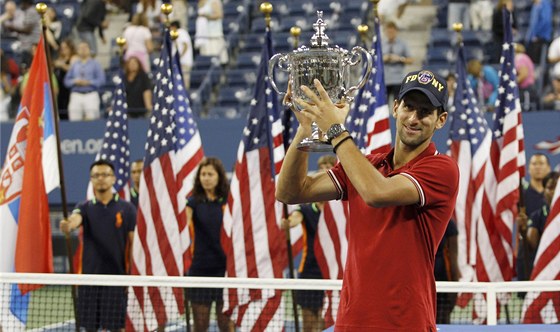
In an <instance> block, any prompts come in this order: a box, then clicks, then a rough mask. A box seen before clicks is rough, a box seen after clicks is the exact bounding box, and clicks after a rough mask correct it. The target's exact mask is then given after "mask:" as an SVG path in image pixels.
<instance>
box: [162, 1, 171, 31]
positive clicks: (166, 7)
mask: <svg viewBox="0 0 560 332" xmlns="http://www.w3.org/2000/svg"><path fill="white" fill-rule="evenodd" d="M160 8H161V13H162V14H163V15H165V24H166V25H167V26H169V15H171V12H172V11H173V5H172V4H170V3H164V4H162V5H161V7H160Z"/></svg>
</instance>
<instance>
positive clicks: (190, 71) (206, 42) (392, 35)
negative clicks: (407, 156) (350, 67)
mask: <svg viewBox="0 0 560 332" xmlns="http://www.w3.org/2000/svg"><path fill="white" fill-rule="evenodd" d="M260 2H262V1H257V2H252V1H233V0H199V1H198V3H196V2H187V1H182V0H174V1H172V3H174V4H182V6H176V8H177V11H176V12H174V13H173V14H172V15H171V17H170V19H171V21H172V22H171V24H170V28H171V29H172V30H176V31H178V33H179V37H178V40H177V42H176V43H174V45H177V46H176V47H175V49H178V51H179V53H180V54H181V67H182V70H183V73H184V78H185V86H186V87H187V88H189V91H190V93H191V99H192V103H191V104H192V105H193V107H195V111H196V112H197V113H198V114H199V115H201V116H208V117H223V116H225V117H239V116H244V114H246V112H247V109H248V107H249V104H250V99H251V95H252V89H253V87H254V83H255V79H256V77H255V76H256V75H255V72H256V70H255V69H256V66H257V65H258V63H259V60H260V48H261V45H262V38H263V31H264V20H263V19H262V13H260V12H259V11H258V4H260ZM34 3H35V1H33V0H8V1H6V2H5V3H4V5H3V8H1V15H0V23H1V41H2V42H1V46H2V47H1V48H2V66H1V84H2V89H1V94H2V105H4V106H3V107H2V110H1V111H0V120H3V121H5V120H8V119H10V118H14V117H15V113H16V112H17V107H18V104H19V98H20V87H21V82H22V81H23V77H24V75H25V73H26V71H27V69H28V68H29V65H30V62H31V59H32V47H33V45H34V44H35V43H36V42H37V41H38V38H39V35H40V31H41V23H40V18H39V15H38V14H37V12H36V10H35V6H34ZM418 3H419V1H417V0H399V1H388V0H382V1H380V3H379V15H380V18H381V20H382V24H383V36H382V40H383V44H384V47H383V51H384V53H385V56H384V61H385V70H386V75H385V79H386V85H387V86H388V92H389V95H391V93H392V91H393V90H394V89H395V88H398V82H396V83H394V84H393V80H392V77H399V76H400V75H399V74H398V73H399V72H402V71H403V70H404V68H405V66H410V65H413V64H417V63H419V62H420V60H419V59H416V58H415V54H416V52H415V51H416V50H411V49H410V47H409V46H407V41H406V40H403V39H401V38H399V37H398V34H399V30H400V29H401V23H402V21H403V16H402V15H403V12H404V11H405V10H413V8H414V6H411V5H415V4H416V5H417V4H418ZM47 4H48V5H49V9H48V11H47V14H46V16H45V19H46V24H47V27H48V29H47V43H48V45H49V49H50V52H51V54H52V57H51V58H52V59H53V67H54V72H55V75H56V80H57V82H58V96H57V101H58V109H59V110H60V112H59V113H60V116H61V119H70V116H69V114H71V113H75V112H74V111H70V110H69V108H70V107H72V106H74V105H76V103H71V99H72V95H75V96H77V94H75V93H74V92H76V93H80V94H86V93H94V94H96V95H98V97H97V98H98V99H99V102H97V101H95V102H94V103H95V104H99V109H97V110H95V111H94V112H93V114H92V115H91V116H85V117H72V119H71V120H85V119H95V118H98V117H103V116H104V114H105V113H106V109H107V107H108V106H109V105H110V102H111V96H112V94H113V91H114V89H115V86H116V85H115V82H114V78H115V76H116V75H117V74H118V73H119V72H120V71H121V70H122V69H123V70H124V72H125V76H126V79H125V85H126V90H127V91H131V92H132V93H131V94H130V96H129V98H128V100H129V108H130V110H131V112H130V113H131V114H132V116H133V117H144V116H147V114H149V113H150V111H151V100H152V96H151V86H152V84H153V82H151V80H152V71H153V67H154V62H155V60H157V57H158V52H159V46H160V41H161V34H162V26H163V21H164V20H165V17H164V16H163V15H162V14H161V12H160V6H161V4H162V1H161V0H136V1H135V0H84V1H81V2H76V1H70V0H57V1H54V0H52V1H51V2H50V3H49V2H47ZM432 6H434V7H435V8H436V9H437V14H436V20H435V21H434V25H433V26H432V30H431V37H430V41H429V43H428V45H427V48H428V52H427V56H426V58H425V59H424V66H426V67H428V68H430V69H432V70H435V71H437V72H439V73H440V74H442V75H444V76H447V74H449V73H452V72H453V68H454V61H455V52H456V43H455V41H456V37H455V36H454V34H455V33H454V32H453V31H450V29H451V28H452V24H453V23H455V22H461V23H462V24H463V27H464V31H463V39H464V42H465V49H466V51H467V56H468V58H469V59H468V60H471V62H470V65H469V69H470V74H471V83H472V84H473V87H474V88H475V90H476V91H477V95H478V96H479V99H480V100H479V104H480V105H481V106H483V107H484V109H486V110H488V111H491V110H492V108H493V99H495V98H494V97H493V96H495V94H496V88H497V87H496V84H495V82H494V81H495V78H496V76H497V71H498V70H499V60H500V54H501V45H502V42H503V26H502V23H503V19H502V8H504V7H505V8H507V9H508V10H510V11H511V12H512V18H513V31H514V40H515V41H516V42H517V44H516V46H515V48H516V54H517V55H516V60H515V62H516V68H517V71H518V75H519V78H518V83H519V85H520V92H521V99H522V100H521V102H522V106H523V110H524V111H532V110H543V109H544V110H560V37H558V36H557V38H556V39H554V37H555V35H560V34H559V33H558V31H559V28H558V26H559V25H560V22H559V19H558V17H555V16H554V15H553V13H554V11H555V10H557V9H558V8H560V1H558V0H534V1H531V0H521V1H512V0H433V1H432ZM183 7H184V8H186V10H184V11H181V10H180V8H183ZM407 8H409V9H407ZM318 9H322V10H323V11H324V12H325V16H326V19H327V23H328V33H329V36H330V37H331V40H333V41H334V42H335V43H336V44H339V45H340V46H342V47H345V48H347V47H351V46H353V45H355V44H357V43H358V42H359V39H358V38H357V34H358V33H357V32H356V29H355V27H356V26H357V25H358V24H360V23H369V24H370V25H371V15H370V12H371V4H370V3H369V2H368V1H359V0H350V1H347V2H341V1H338V0H307V1H303V2H297V1H293V0H283V1H279V2H278V3H275V9H274V12H273V16H272V23H271V29H272V30H273V32H274V36H275V38H274V44H275V48H276V51H278V52H287V51H290V50H291V49H292V48H293V47H294V44H293V39H292V37H291V36H290V34H289V28H291V27H292V26H294V25H298V26H300V27H301V28H302V35H301V37H300V38H301V43H308V39H309V37H310V36H311V34H312V33H313V30H312V24H311V23H313V19H311V18H310V17H313V16H314V15H313V14H314V12H315V11H316V10H318ZM115 12H116V13H123V12H124V13H128V14H129V19H128V20H129V22H128V23H127V24H126V26H125V27H124V29H123V31H122V34H121V35H122V36H124V37H125V38H126V40H127V44H126V50H125V52H124V61H121V59H120V57H119V56H118V54H117V53H118V52H116V47H115V43H114V42H113V41H109V40H107V38H106V37H105V35H106V34H107V29H116V28H113V27H111V26H110V25H109V16H110V15H113V14H114V13H115ZM403 26H404V25H403ZM104 32H105V33H104ZM82 41H83V42H86V43H87V45H88V46H89V50H90V52H91V57H90V58H87V59H84V58H80V56H78V54H77V50H76V49H77V48H79V47H78V45H80V43H81V42H82ZM98 41H101V42H102V43H104V44H105V43H111V45H112V48H111V50H110V51H109V52H110V53H111V54H110V57H111V59H110V63H109V65H105V66H102V67H101V68H98V67H99V66H101V63H102V62H100V61H98V56H97V54H98V52H104V51H103V50H105V49H107V47H106V46H107V45H97V43H98ZM175 49H174V50H175ZM85 61H87V62H88V63H90V65H88V66H87V67H96V70H95V72H96V74H99V75H98V76H96V77H95V78H93V77H90V79H91V82H90V83H92V84H91V85H89V86H86V87H84V86H83V84H84V82H80V81H78V83H76V82H71V81H70V80H65V78H66V75H68V73H74V74H75V73H79V74H82V72H79V69H80V68H82V67H84V65H83V63H84V62H85ZM136 62H138V63H139V64H140V68H138V69H137V67H138V66H137V63H136ZM79 63H82V65H79ZM95 63H97V64H96V65H95V66H94V65H93V64H95ZM72 68H74V69H72ZM99 69H100V71H99ZM101 71H102V72H103V75H101V73H100V72H101ZM92 73H93V72H92ZM74 78H75V77H74ZM479 83H480V84H479ZM78 86H80V87H79V88H78ZM137 88H139V89H140V90H137ZM92 96H93V94H92ZM80 97H83V96H80ZM391 98H392V97H390V100H392V99H391ZM78 99H82V100H83V98H78ZM96 100H97V99H96ZM92 102H93V99H92ZM76 111H77V112H79V110H76Z"/></svg>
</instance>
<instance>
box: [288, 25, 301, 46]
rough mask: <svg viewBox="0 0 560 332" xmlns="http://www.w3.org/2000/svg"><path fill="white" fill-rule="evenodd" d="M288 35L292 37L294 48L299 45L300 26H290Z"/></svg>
mask: <svg viewBox="0 0 560 332" xmlns="http://www.w3.org/2000/svg"><path fill="white" fill-rule="evenodd" d="M290 35H292V37H294V48H298V47H299V36H300V35H301V28H300V27H298V26H295V25H294V26H293V27H291V28H290Z"/></svg>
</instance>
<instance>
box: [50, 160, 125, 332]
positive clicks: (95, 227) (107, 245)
mask: <svg viewBox="0 0 560 332" xmlns="http://www.w3.org/2000/svg"><path fill="white" fill-rule="evenodd" d="M90 179H91V183H92V186H93V193H94V198H93V199H91V200H88V201H83V202H81V203H79V204H78V205H77V206H76V208H75V209H74V211H72V215H70V217H68V219H63V220H62V221H61V222H60V230H61V231H62V232H64V233H65V234H69V233H70V232H71V231H72V230H74V229H76V228H78V227H80V226H83V227H82V229H83V238H84V247H83V251H82V257H81V260H82V273H84V274H116V275H125V274H128V273H129V272H130V270H129V269H130V261H131V259H130V258H131V257H130V252H131V250H130V248H131V245H132V239H133V235H134V227H135V226H136V208H134V205H132V204H131V203H130V202H127V201H125V200H122V199H119V197H118V195H115V194H113V192H112V189H113V185H114V184H115V181H116V178H115V169H114V167H113V165H111V164H110V163H109V162H107V161H105V160H99V161H96V162H95V163H93V164H92V165H91V167H90ZM126 302H127V287H103V286H80V287H78V303H77V307H78V317H79V321H80V326H81V327H84V328H85V329H86V330H87V331H97V330H98V329H100V328H101V329H103V330H104V331H106V330H111V331H118V330H121V331H124V327H125V316H126Z"/></svg>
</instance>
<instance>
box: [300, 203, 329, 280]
mask: <svg viewBox="0 0 560 332" xmlns="http://www.w3.org/2000/svg"><path fill="white" fill-rule="evenodd" d="M299 211H300V212H301V213H302V214H303V223H302V225H303V233H304V236H305V243H304V250H303V255H304V256H303V258H302V263H301V265H300V269H299V275H300V278H317V279H322V278H323V275H322V274H321V269H320V268H319V264H318V263H317V258H316V257H315V235H316V234H317V225H318V224H319V216H320V215H321V210H319V208H318V207H317V205H316V204H315V203H312V204H305V205H301V206H300V210H299Z"/></svg>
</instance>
